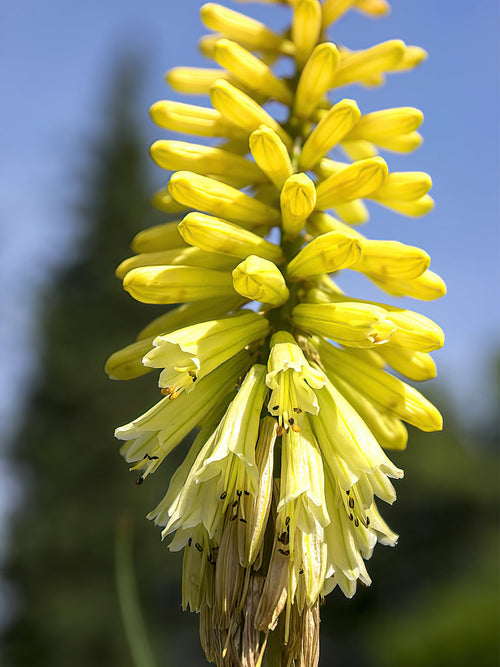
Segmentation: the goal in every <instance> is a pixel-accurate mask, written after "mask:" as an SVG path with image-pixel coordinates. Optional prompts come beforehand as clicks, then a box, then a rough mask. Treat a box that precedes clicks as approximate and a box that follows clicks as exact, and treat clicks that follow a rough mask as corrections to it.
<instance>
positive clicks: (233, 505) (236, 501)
mask: <svg viewBox="0 0 500 667" xmlns="http://www.w3.org/2000/svg"><path fill="white" fill-rule="evenodd" d="M238 503H239V500H235V501H234V503H233V504H232V505H231V507H237V506H238Z"/></svg>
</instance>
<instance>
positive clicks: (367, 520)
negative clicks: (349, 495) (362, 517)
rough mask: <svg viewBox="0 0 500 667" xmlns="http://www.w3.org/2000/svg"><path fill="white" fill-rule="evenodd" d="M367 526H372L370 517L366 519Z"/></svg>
mask: <svg viewBox="0 0 500 667" xmlns="http://www.w3.org/2000/svg"><path fill="white" fill-rule="evenodd" d="M366 525H367V526H369V525H370V517H369V516H367V517H366Z"/></svg>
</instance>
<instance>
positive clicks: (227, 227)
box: [178, 213, 284, 264]
mask: <svg viewBox="0 0 500 667" xmlns="http://www.w3.org/2000/svg"><path fill="white" fill-rule="evenodd" d="M178 229H179V233H180V234H181V236H182V238H183V239H184V240H185V241H187V243H189V244H190V245H194V246H197V247H198V248H202V249H203V250H205V251H207V252H209V253H221V254H223V255H229V256H231V257H237V258H239V259H245V257H248V255H258V256H259V257H263V258H264V259H269V260H271V261H272V262H275V263H276V264H280V263H281V262H282V261H283V260H284V255H283V251H282V250H281V248H280V246H278V245H275V244H274V243H270V242H269V241H266V240H265V239H263V238H261V237H260V236H257V234H253V233H252V232H250V231H248V230H246V229H242V228H241V227H238V226H237V225H233V224H231V223H229V222H225V221H224V220H220V219H219V218H214V217H212V216H209V215H204V214H203V213H189V214H188V215H187V216H186V217H185V218H184V219H183V220H182V221H181V222H180V223H179V226H178Z"/></svg>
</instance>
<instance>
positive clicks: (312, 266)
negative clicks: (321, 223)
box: [286, 232, 361, 281]
mask: <svg viewBox="0 0 500 667" xmlns="http://www.w3.org/2000/svg"><path fill="white" fill-rule="evenodd" d="M360 256H361V243H360V241H359V240H358V239H357V238H355V237H354V236H353V235H352V234H350V235H346V234H342V233H341V232H328V233H327V234H321V236H317V237H316V238H315V239H313V240H312V241H310V242H309V243H308V244H307V245H305V246H304V247H303V248H302V250H300V251H299V252H298V254H297V255H295V257H294V258H293V259H292V261H291V262H290V263H289V264H288V266H287V270H286V276H287V278H288V280H291V281H297V280H304V279H307V278H312V277H313V276H317V275H319V274H322V273H332V272H333V271H339V270H340V269H346V268H348V267H350V266H351V265H352V264H355V263H356V262H357V261H359V258H360Z"/></svg>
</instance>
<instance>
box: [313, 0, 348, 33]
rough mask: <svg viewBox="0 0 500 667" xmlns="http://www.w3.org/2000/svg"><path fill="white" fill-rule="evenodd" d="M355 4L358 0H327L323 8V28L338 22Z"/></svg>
mask: <svg viewBox="0 0 500 667" xmlns="http://www.w3.org/2000/svg"><path fill="white" fill-rule="evenodd" d="M355 4H356V0H325V1H324V2H323V5H322V6H321V9H322V13H323V18H322V24H323V28H327V27H328V26H329V25H331V24H332V23H334V22H335V21H337V20H338V19H339V18H340V17H341V16H343V15H344V14H345V13H346V12H347V11H348V10H349V9H351V7H352V6H353V5H355Z"/></svg>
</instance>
